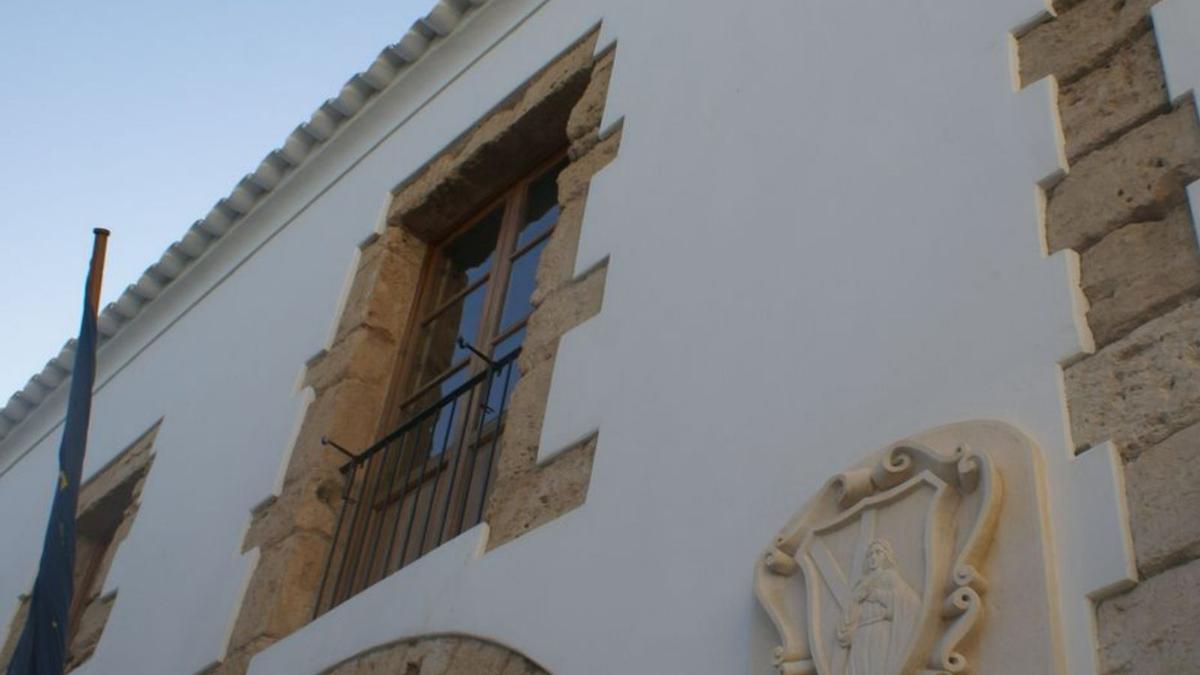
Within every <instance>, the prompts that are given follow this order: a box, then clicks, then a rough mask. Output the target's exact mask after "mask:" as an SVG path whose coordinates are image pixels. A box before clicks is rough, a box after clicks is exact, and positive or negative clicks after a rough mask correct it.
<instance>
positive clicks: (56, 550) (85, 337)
mask: <svg viewBox="0 0 1200 675" xmlns="http://www.w3.org/2000/svg"><path fill="white" fill-rule="evenodd" d="M107 237H108V231H107V230H102V229H99V228H97V229H96V230H95V243H94V244H93V248H92V262H91V265H90V267H89V269H88V281H87V292H86V294H85V297H84V302H83V322H82V325H81V326H80V328H79V340H78V341H77V342H76V345H75V366H74V369H73V370H72V371H71V389H70V398H69V399H68V401H67V417H66V422H65V423H64V424H63V435H62V443H61V445H59V448H58V477H57V478H56V479H55V485H54V504H53V506H52V507H51V508H50V522H49V524H48V525H47V526H46V538H45V541H44V543H43V545H42V561H41V564H40V566H39V567H38V574H37V581H35V582H34V584H33V594H32V595H31V596H30V599H29V614H28V616H27V617H26V619H25V627H24V629H23V630H22V631H21V639H20V641H19V642H18V643H17V647H16V649H15V650H14V652H13V657H12V660H11V661H9V664H8V675H62V672H63V667H64V665H65V663H66V653H67V645H66V639H67V621H68V617H67V615H68V612H70V608H71V597H72V595H73V593H74V588H73V587H74V581H75V574H74V573H75V509H76V508H77V506H78V502H79V484H80V481H81V480H82V474H83V455H84V450H85V447H86V445H87V434H88V422H89V419H90V417H91V409H92V385H93V383H94V382H95V376H96V317H97V314H98V305H99V302H100V278H101V275H102V273H103V269H104V253H105V246H106V243H107Z"/></svg>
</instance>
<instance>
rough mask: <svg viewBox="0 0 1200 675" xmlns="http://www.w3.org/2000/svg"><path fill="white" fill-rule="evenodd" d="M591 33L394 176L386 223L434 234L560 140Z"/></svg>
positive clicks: (582, 79) (586, 76)
mask: <svg viewBox="0 0 1200 675" xmlns="http://www.w3.org/2000/svg"><path fill="white" fill-rule="evenodd" d="M597 35H598V34H597V32H596V31H592V32H591V33H589V34H588V35H587V36H585V37H584V38H583V39H581V40H580V41H578V42H577V43H575V45H573V46H572V47H570V48H569V49H568V50H567V51H566V52H564V53H563V54H562V55H561V56H560V57H559V58H557V59H556V60H555V61H554V62H553V63H551V64H550V65H548V66H546V67H545V68H544V69H542V71H541V72H539V73H537V74H536V75H534V76H533V77H532V78H530V79H529V80H528V81H526V83H525V84H524V85H522V86H521V87H520V88H518V90H517V91H515V92H514V93H512V94H511V95H509V96H508V97H507V98H506V99H505V100H504V101H502V102H501V103H500V104H499V105H497V106H496V107H495V108H493V109H492V110H491V111H489V112H488V113H487V114H486V115H485V116H484V117H483V119H482V120H481V121H480V122H478V123H477V124H476V125H475V126H474V127H472V128H471V129H469V130H468V131H466V132H465V133H463V134H462V135H461V136H460V137H459V138H458V140H456V141H455V142H454V143H453V144H451V146H450V147H449V148H447V149H446V150H444V151H443V152H442V153H440V154H439V155H438V156H437V157H435V158H434V159H432V160H431V161H430V162H428V163H427V164H426V165H425V166H423V167H421V169H419V170H418V171H417V172H416V173H415V174H414V175H413V176H412V177H411V178H409V179H408V180H406V181H405V182H404V183H402V184H401V185H400V187H399V188H397V190H396V193H395V194H396V196H395V198H394V199H393V200H392V205H391V207H390V209H389V212H388V222H389V223H391V224H393V225H402V226H403V227H405V228H406V229H408V230H410V231H412V232H414V233H416V234H417V235H418V236H419V237H421V238H423V239H425V240H435V239H437V238H438V237H439V236H441V235H442V234H444V233H445V232H446V231H447V230H448V229H449V228H451V227H453V226H455V225H457V224H458V223H459V222H460V221H461V220H462V219H464V218H465V217H467V216H468V215H469V214H470V213H471V211H472V210H473V209H476V208H478V207H479V206H480V205H481V204H482V203H483V202H485V201H487V199H488V197H490V196H492V195H494V194H496V193H497V192H499V191H500V190H501V189H503V188H504V187H506V186H507V185H508V184H509V183H511V181H512V179H513V177H514V176H520V175H523V174H525V173H528V172H529V171H531V170H532V169H533V168H534V167H535V166H537V164H538V163H540V162H541V161H542V160H544V159H545V158H546V157H548V156H550V155H551V154H552V153H554V152H557V151H559V150H561V149H562V147H563V146H565V145H567V136H566V132H565V130H566V128H567V119H568V118H569V116H570V112H571V109H572V107H573V106H574V104H575V102H576V101H578V100H579V98H580V96H581V95H582V94H583V91H584V89H585V88H586V87H587V84H588V82H589V80H590V75H591V70H592V61H593V52H594V50H595V44H596V38H597Z"/></svg>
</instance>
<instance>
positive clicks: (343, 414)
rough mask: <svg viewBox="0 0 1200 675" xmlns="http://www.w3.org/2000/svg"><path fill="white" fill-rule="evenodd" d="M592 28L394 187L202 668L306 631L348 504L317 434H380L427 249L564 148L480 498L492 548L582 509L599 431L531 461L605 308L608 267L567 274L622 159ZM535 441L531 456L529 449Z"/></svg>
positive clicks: (353, 443) (233, 662)
mask: <svg viewBox="0 0 1200 675" xmlns="http://www.w3.org/2000/svg"><path fill="white" fill-rule="evenodd" d="M598 36H599V28H598V27H596V28H594V29H593V30H592V31H591V32H589V33H588V34H587V35H585V36H584V37H582V38H580V39H579V40H578V41H576V42H575V43H574V44H573V45H572V46H570V47H569V48H567V49H566V50H564V52H562V53H561V54H560V56H559V57H557V58H556V59H555V60H554V61H552V62H551V63H550V64H549V65H547V66H546V67H545V68H543V69H542V70H541V71H540V72H539V73H537V74H535V75H534V76H533V77H531V78H530V79H529V80H528V81H527V82H526V83H525V84H524V85H522V86H521V87H520V88H518V89H517V90H516V91H514V93H513V94H511V95H510V96H508V97H507V98H506V99H505V100H504V101H502V102H501V103H500V104H498V105H497V106H495V107H494V108H493V109H492V110H491V111H490V112H489V113H487V114H486V115H485V116H484V117H483V118H482V119H481V120H480V121H479V122H478V123H476V124H475V125H474V126H473V127H472V128H471V129H469V130H467V131H465V132H464V133H463V134H462V135H460V137H459V138H458V139H457V140H455V141H454V142H453V143H451V144H450V145H449V146H448V147H447V148H446V149H445V150H444V151H442V152H441V153H439V154H438V155H437V156H436V157H434V158H433V159H432V160H430V162H428V163H427V164H426V165H424V166H423V167H422V168H421V169H419V170H418V171H416V172H415V173H414V174H413V175H412V176H411V177H410V178H409V179H407V180H405V181H404V182H403V183H401V184H400V185H399V186H398V187H397V188H396V189H395V190H394V191H393V193H392V198H391V203H390V206H389V209H388V212H387V216H386V227H384V228H383V231H382V232H381V233H379V234H378V235H376V236H372V237H371V238H369V239H368V240H367V241H366V242H364V243H363V244H362V245H360V253H359V259H358V262H357V265H356V272H355V275H354V279H353V282H352V284H351V289H350V292H349V294H348V299H347V301H346V305H345V307H344V308H343V309H342V313H341V317H340V319H339V321H338V326H337V330H336V332H335V337H334V339H333V342H332V345H331V346H330V348H328V349H327V350H325V351H323V352H322V353H320V354H318V355H317V356H315V357H314V358H313V359H310V361H309V362H308V363H307V364H306V372H305V376H304V384H305V386H306V387H307V388H309V389H310V390H311V392H312V400H311V402H310V403H309V405H308V408H307V411H306V413H305V417H304V420H303V422H302V425H301V429H300V432H299V434H298V437H297V439H296V441H295V445H294V447H293V451H292V454H291V456H290V459H289V461H288V466H287V467H286V469H285V473H284V479H283V486H282V489H281V490H280V492H279V494H278V495H277V496H274V497H272V498H270V499H268V500H266V501H265V502H264V503H263V504H262V505H260V506H259V507H258V508H256V509H255V511H254V512H253V514H252V519H251V524H250V527H249V529H248V531H247V535H246V537H245V540H244V542H243V550H244V551H249V550H251V549H258V550H257V562H256V565H255V569H254V570H253V571H252V573H251V578H250V579H249V582H248V584H247V589H246V592H245V594H244V596H243V600H242V603H241V606H240V608H239V610H238V614H237V616H236V617H235V619H234V624H233V627H232V630H231V634H230V639H229V641H228V643H227V645H226V649H225V655H224V658H223V659H222V660H221V661H220V662H217V663H215V664H213V665H212V666H210V667H209V668H207V669H205V671H204V672H205V673H239V674H240V673H244V672H245V671H246V669H247V667H248V665H249V662H250V659H251V658H253V656H254V655H255V654H256V653H258V652H259V651H262V650H263V649H265V648H266V647H268V646H269V645H270V644H272V643H273V642H275V641H277V640H279V639H281V638H283V637H284V636H286V635H288V634H290V633H292V632H294V631H295V630H296V629H298V628H300V627H301V626H303V625H305V624H306V623H308V622H309V621H310V620H311V618H312V614H313V605H314V601H315V593H316V589H317V586H318V584H319V580H320V575H321V572H322V571H323V567H324V563H325V556H326V554H327V551H328V546H329V540H330V538H331V534H332V530H333V527H334V523H335V520H336V516H337V507H338V506H339V504H340V494H341V488H342V483H341V478H340V474H339V472H338V468H339V467H340V465H341V464H342V460H343V459H344V458H342V457H341V456H340V455H338V454H337V453H333V452H330V450H329V449H328V448H325V447H322V445H321V439H322V437H325V436H328V437H329V438H332V439H336V440H337V441H338V442H339V443H340V444H342V445H344V446H346V447H351V448H363V447H367V446H369V445H370V444H371V443H372V442H373V441H374V440H375V439H376V438H377V437H378V436H379V434H380V432H382V431H384V430H385V427H386V426H387V422H386V421H385V420H386V415H385V414H384V411H385V410H386V409H387V407H386V406H387V404H388V402H389V401H388V394H389V392H390V391H391V389H392V386H391V384H392V383H391V380H392V376H393V373H394V372H396V369H397V363H398V362H400V361H401V360H403V359H404V358H406V355H405V354H404V353H403V346H404V344H405V343H404V337H405V333H406V330H407V326H408V325H409V323H410V322H411V320H412V317H413V315H414V312H415V304H416V299H417V286H418V285H419V278H420V272H421V269H422V265H423V263H424V260H425V257H426V254H427V251H428V246H429V242H430V241H434V240H436V238H437V236H438V234H439V233H441V232H445V231H447V229H448V228H450V227H453V226H454V225H456V224H458V222H459V221H461V220H462V219H463V218H464V217H465V216H466V215H468V214H469V212H470V211H471V210H472V209H473V208H477V207H479V206H481V205H482V203H483V202H485V201H486V200H487V199H488V197H490V196H491V195H493V194H495V193H497V192H498V191H500V190H502V189H503V188H504V187H506V186H507V185H508V184H509V183H510V182H511V180H512V179H514V178H516V177H519V176H521V175H523V174H524V173H527V172H528V170H530V169H531V168H532V167H533V165H534V164H535V163H536V162H537V161H540V160H541V159H543V158H544V157H546V156H547V155H548V154H550V152H552V151H554V150H561V148H563V147H567V148H568V157H569V159H570V163H569V164H568V166H567V167H566V168H565V169H564V170H563V172H562V174H560V176H559V181H558V183H559V203H560V206H561V207H562V209H561V212H560V215H559V222H558V224H557V225H556V227H555V231H554V233H553V235H552V236H551V237H550V239H549V241H548V243H547V246H546V249H545V251H544V252H543V254H542V259H541V262H540V264H539V267H538V272H537V284H536V288H535V291H534V296H533V298H532V304H533V306H534V310H533V313H532V315H531V316H530V318H529V323H528V327H527V333H526V338H525V350H524V351H523V352H522V354H521V357H520V358H519V359H518V361H517V367H518V368H519V369H520V373H521V380H520V381H519V383H518V384H517V386H516V387H515V388H514V391H513V393H512V399H511V403H510V406H509V413H508V414H509V421H508V422H507V424H508V425H509V426H508V431H506V433H505V436H504V437H503V439H502V441H501V444H500V448H499V451H498V456H497V461H496V466H495V468H494V472H495V480H494V482H493V487H492V489H491V491H490V495H491V496H490V498H489V499H488V501H487V503H486V504H485V511H484V521H485V522H487V524H488V526H489V532H490V537H489V544H488V548H489V549H490V548H494V547H495V546H498V545H500V544H502V543H504V542H506V541H510V540H512V539H514V538H516V537H518V536H520V535H521V534H523V533H525V532H527V531H529V530H531V529H533V528H535V527H537V526H539V525H541V524H543V523H545V522H549V521H550V520H553V519H554V518H556V517H558V516H559V515H562V514H563V513H565V512H567V511H569V510H571V509H573V508H576V507H578V506H579V505H580V504H582V503H583V501H584V499H585V498H586V493H587V485H588V482H589V480H590V474H591V465H592V457H593V455H594V451H595V438H591V439H586V440H585V441H583V442H582V443H581V444H580V445H579V446H577V447H575V448H571V449H568V450H567V451H565V452H563V453H560V454H558V455H557V456H556V457H555V458H554V459H553V460H551V461H549V462H547V463H546V464H544V465H538V464H537V461H536V457H537V447H536V446H537V440H538V436H539V434H540V428H541V419H542V416H543V415H544V413H545V406H546V400H547V396H548V390H549V380H550V374H551V372H552V368H553V362H554V354H555V352H556V350H557V344H558V340H559V338H560V337H561V336H562V335H563V334H564V333H565V332H566V331H567V330H570V329H571V328H573V327H574V326H576V325H578V324H579V323H581V322H583V321H584V320H586V319H587V318H590V317H591V316H593V315H595V314H596V313H597V312H598V311H599V310H600V304H601V301H602V298H603V286H604V278H605V269H606V265H605V264H602V265H600V266H598V267H597V268H595V269H592V270H589V271H588V272H587V273H585V274H584V275H582V276H581V277H580V278H575V277H574V274H573V269H574V259H575V251H576V249H577V247H578V242H579V229H580V227H581V224H582V218H583V207H584V202H585V200H586V196H587V186H588V183H589V181H590V179H591V177H592V176H593V175H594V174H595V173H596V172H598V171H599V170H601V169H602V168H603V167H604V166H605V165H607V164H608V162H610V161H611V160H612V158H613V157H615V155H616V152H617V149H618V147H619V143H620V137H621V134H620V125H619V124H618V125H616V126H615V127H614V128H613V129H610V130H608V131H607V133H601V130H600V121H601V118H602V114H603V104H604V100H605V97H606V94H607V84H608V77H609V75H610V74H611V71H612V64H613V59H614V49H613V48H609V49H606V50H603V51H601V52H600V53H597V52H596V41H597V38H598ZM531 443H532V447H531V446H530V444H531Z"/></svg>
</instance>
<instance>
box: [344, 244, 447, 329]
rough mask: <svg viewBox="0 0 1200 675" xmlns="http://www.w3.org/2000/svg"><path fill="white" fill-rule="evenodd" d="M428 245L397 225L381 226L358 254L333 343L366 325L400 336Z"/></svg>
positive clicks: (369, 327) (366, 326)
mask: <svg viewBox="0 0 1200 675" xmlns="http://www.w3.org/2000/svg"><path fill="white" fill-rule="evenodd" d="M426 250H427V247H426V245H425V243H424V242H422V241H421V240H419V239H418V238H417V237H415V236H414V235H412V234H411V233H409V232H407V231H405V230H404V229H403V228H399V227H389V228H387V229H385V230H384V232H383V234H382V235H380V237H379V239H377V240H375V241H374V242H372V243H371V244H369V245H367V246H366V247H365V248H364V249H363V251H362V255H361V256H360V257H359V261H358V269H357V271H356V273H355V276H354V281H353V283H352V284H351V287H350V293H349V296H348V297H347V302H346V307H345V308H344V309H343V310H342V316H341V320H340V321H339V322H338V331H337V337H336V338H335V344H336V343H337V342H338V341H340V340H342V339H343V338H345V336H346V335H347V334H348V333H351V332H353V331H355V330H359V329H363V328H368V329H373V330H375V331H378V332H382V333H383V334H384V335H386V336H390V337H391V338H392V339H395V340H399V339H400V338H402V337H403V331H404V326H405V324H406V322H407V320H408V314H407V312H406V311H405V310H406V309H407V308H408V307H409V306H410V305H411V303H412V301H413V289H414V288H416V286H417V283H418V282H419V278H420V274H421V264H422V262H423V261H424V260H425V253H426Z"/></svg>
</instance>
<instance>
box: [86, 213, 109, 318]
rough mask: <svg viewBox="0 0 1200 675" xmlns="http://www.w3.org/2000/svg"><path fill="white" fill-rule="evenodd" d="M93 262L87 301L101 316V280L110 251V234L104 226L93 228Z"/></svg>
mask: <svg viewBox="0 0 1200 675" xmlns="http://www.w3.org/2000/svg"><path fill="white" fill-rule="evenodd" d="M92 234H93V235H94V238H93V239H92V262H91V265H90V266H89V268H88V280H87V301H88V304H89V305H91V307H92V311H93V312H95V313H96V316H97V317H99V316H100V282H101V281H102V280H103V279H104V258H105V256H106V255H107V253H108V235H110V234H112V233H111V232H109V231H108V230H106V229H105V228H103V227H97V228H94V229H93V230H92Z"/></svg>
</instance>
